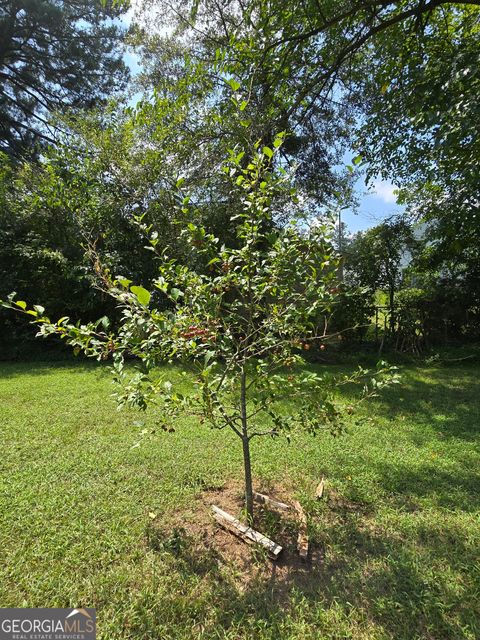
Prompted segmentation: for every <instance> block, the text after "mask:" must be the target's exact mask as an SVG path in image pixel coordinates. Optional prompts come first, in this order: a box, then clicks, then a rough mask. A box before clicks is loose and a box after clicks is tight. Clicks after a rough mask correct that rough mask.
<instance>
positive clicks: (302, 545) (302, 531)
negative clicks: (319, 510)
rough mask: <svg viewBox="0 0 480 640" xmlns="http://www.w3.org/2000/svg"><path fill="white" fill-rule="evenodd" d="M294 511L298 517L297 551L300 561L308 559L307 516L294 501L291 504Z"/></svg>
mask: <svg viewBox="0 0 480 640" xmlns="http://www.w3.org/2000/svg"><path fill="white" fill-rule="evenodd" d="M293 506H294V508H295V511H296V512H297V515H298V520H299V523H300V526H299V528H298V538H297V550H298V553H299V555H300V557H301V558H302V560H305V561H306V560H307V558H308V533H307V516H306V515H305V511H304V510H303V509H302V505H301V504H300V503H299V502H297V501H296V500H295V501H294V503H293Z"/></svg>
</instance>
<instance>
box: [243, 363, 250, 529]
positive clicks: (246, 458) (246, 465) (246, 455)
mask: <svg viewBox="0 0 480 640" xmlns="http://www.w3.org/2000/svg"><path fill="white" fill-rule="evenodd" d="M240 409H241V415H242V445H243V469H244V472H245V508H246V510H247V517H248V520H249V521H250V522H252V520H253V486H252V465H251V462H250V439H249V437H248V424H247V376H246V373H245V369H242V377H241V387H240Z"/></svg>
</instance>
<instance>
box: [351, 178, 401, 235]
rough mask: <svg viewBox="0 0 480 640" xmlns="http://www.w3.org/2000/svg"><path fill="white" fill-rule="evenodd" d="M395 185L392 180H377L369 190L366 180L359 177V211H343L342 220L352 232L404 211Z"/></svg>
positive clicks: (357, 188) (357, 185) (357, 186)
mask: <svg viewBox="0 0 480 640" xmlns="http://www.w3.org/2000/svg"><path fill="white" fill-rule="evenodd" d="M394 189H395V186H394V185H393V184H392V183H391V182H385V181H383V180H376V181H374V182H373V184H372V186H371V187H370V189H369V190H368V192H367V189H366V187H365V184H364V181H363V179H362V178H359V180H358V181H357V184H356V192H357V195H358V199H359V202H360V206H359V208H358V211H357V212H356V213H354V212H353V211H352V210H351V209H347V210H346V211H343V212H342V220H343V222H345V223H346V224H347V227H348V230H349V231H351V232H355V231H362V230H363V229H368V228H369V227H374V226H375V225H377V224H379V223H380V222H381V221H382V220H383V219H385V218H389V217H391V216H392V215H395V214H398V213H402V211H404V208H403V207H401V206H399V205H397V204H396V197H395V194H394Z"/></svg>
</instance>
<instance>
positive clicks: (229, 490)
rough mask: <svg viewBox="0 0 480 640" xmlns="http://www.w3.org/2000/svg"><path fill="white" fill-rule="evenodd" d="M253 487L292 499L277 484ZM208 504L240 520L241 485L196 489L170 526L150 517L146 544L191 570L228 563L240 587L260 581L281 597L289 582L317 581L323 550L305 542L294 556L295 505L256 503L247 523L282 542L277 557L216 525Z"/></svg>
mask: <svg viewBox="0 0 480 640" xmlns="http://www.w3.org/2000/svg"><path fill="white" fill-rule="evenodd" d="M257 489H258V491H259V492H261V493H264V494H268V496H269V497H270V498H274V499H275V500H278V501H280V502H285V503H287V504H292V495H291V493H290V492H289V491H288V490H287V489H285V488H284V487H282V486H280V485H277V486H272V485H270V486H266V485H259V486H258V487H257ZM212 504H215V505H217V506H218V507H220V508H221V509H223V510H225V511H227V512H228V513H230V514H231V515H233V516H235V517H236V518H238V519H239V520H241V521H242V522H245V517H244V512H243V507H244V503H243V488H242V485H241V484H240V483H235V482H230V483H228V484H225V485H224V486H223V487H221V488H216V489H207V490H204V491H200V492H199V493H198V494H197V496H196V497H195V500H194V502H193V504H192V507H191V509H190V510H188V511H187V512H183V513H181V514H178V525H173V526H170V527H169V529H168V531H166V530H165V529H161V528H159V527H157V525H156V524H155V522H152V523H151V525H150V527H149V531H148V532H147V544H148V546H149V547H150V548H153V549H155V550H163V551H170V552H171V553H173V554H175V555H177V556H178V558H179V559H181V561H182V562H187V564H188V566H189V567H190V569H191V570H192V571H194V572H195V573H201V574H204V573H210V572H213V573H216V572H218V571H222V570H227V569H229V570H230V571H229V573H231V575H234V576H235V582H236V583H237V587H238V588H240V589H246V588H248V587H249V586H251V585H252V584H253V583H258V582H259V581H260V582H262V583H264V584H265V583H266V585H267V584H268V588H270V589H272V590H273V591H275V592H276V595H277V597H279V596H280V597H281V598H282V596H285V598H287V596H288V594H289V592H290V590H291V588H292V587H293V586H297V587H300V588H302V590H303V589H305V588H307V590H311V589H312V588H315V587H316V586H318V580H316V579H315V576H316V574H317V573H318V571H319V570H321V567H322V560H323V550H322V548H321V547H319V546H318V545H315V544H314V543H312V542H311V543H310V553H309V557H308V560H307V561H306V562H305V561H304V560H302V559H301V558H300V557H299V555H298V551H297V535H298V528H299V522H298V518H297V515H296V513H295V511H292V512H291V513H290V512H282V513H280V512H277V511H275V510H273V509H269V508H268V507H267V506H265V505H260V504H256V513H255V520H254V523H253V527H254V528H255V529H256V530H257V531H259V532H260V533H263V534H264V535H266V536H267V537H269V538H271V539H272V540H274V541H275V542H276V543H278V544H280V545H281V546H282V547H283V551H282V553H281V555H280V557H279V558H278V559H277V560H275V561H273V560H270V559H269V558H268V557H267V554H266V552H265V549H263V548H262V547H260V546H259V545H258V546H257V545H249V544H246V543H245V542H243V541H242V540H240V539H239V538H237V537H236V536H235V535H233V534H232V533H230V532H228V531H225V530H224V529H223V528H222V527H220V526H219V525H218V524H217V523H216V522H215V520H214V519H213V517H212V513H211V505H212Z"/></svg>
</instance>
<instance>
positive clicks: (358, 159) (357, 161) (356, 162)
mask: <svg viewBox="0 0 480 640" xmlns="http://www.w3.org/2000/svg"><path fill="white" fill-rule="evenodd" d="M361 161H362V156H361V155H360V154H359V155H358V156H355V158H353V160H352V162H353V164H354V165H355V166H357V165H359V164H360V163H361Z"/></svg>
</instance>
